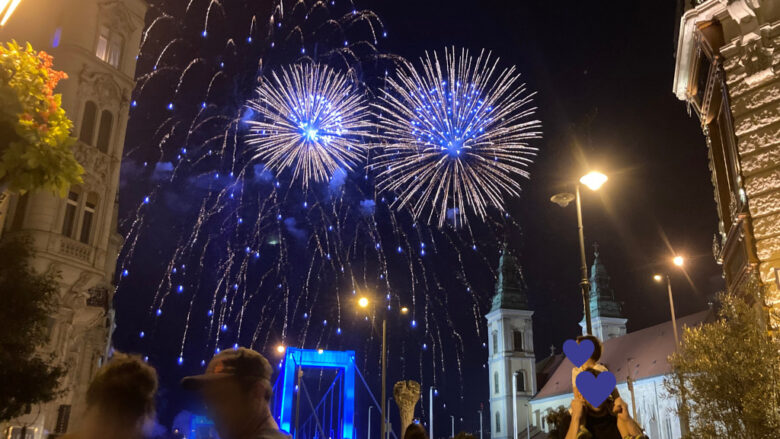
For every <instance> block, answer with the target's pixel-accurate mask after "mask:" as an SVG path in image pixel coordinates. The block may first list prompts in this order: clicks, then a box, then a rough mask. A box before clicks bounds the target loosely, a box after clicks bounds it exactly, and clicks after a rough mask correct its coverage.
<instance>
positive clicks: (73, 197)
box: [62, 191, 79, 238]
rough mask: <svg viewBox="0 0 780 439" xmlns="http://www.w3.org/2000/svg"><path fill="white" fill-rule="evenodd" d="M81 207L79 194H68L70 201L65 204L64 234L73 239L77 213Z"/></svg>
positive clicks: (72, 192)
mask: <svg viewBox="0 0 780 439" xmlns="http://www.w3.org/2000/svg"><path fill="white" fill-rule="evenodd" d="M78 206H79V194H78V193H77V192H74V191H70V192H68V200H67V201H66V204H65V219H64V220H63V221H62V234H63V235H65V236H67V237H68V238H72V237H73V233H75V230H73V229H74V226H75V225H76V212H77V209H78Z"/></svg>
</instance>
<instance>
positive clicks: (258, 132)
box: [246, 64, 373, 190]
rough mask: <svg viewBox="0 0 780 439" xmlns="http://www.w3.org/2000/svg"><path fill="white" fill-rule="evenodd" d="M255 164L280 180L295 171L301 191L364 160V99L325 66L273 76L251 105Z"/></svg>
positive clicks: (366, 127)
mask: <svg viewBox="0 0 780 439" xmlns="http://www.w3.org/2000/svg"><path fill="white" fill-rule="evenodd" d="M249 108H250V109H252V110H254V113H255V114H256V117H253V118H252V119H250V120H248V121H247V122H246V123H247V125H248V126H249V129H250V130H251V134H250V135H249V136H248V140H247V144H248V145H249V146H251V147H252V148H253V149H254V150H255V156H254V157H253V160H255V161H260V162H263V163H265V166H266V168H268V169H270V170H271V171H273V172H274V173H276V174H277V176H278V174H279V173H280V172H281V171H282V170H285V169H289V168H292V169H293V177H292V178H293V180H296V179H298V178H300V179H301V180H302V182H303V188H304V190H305V189H306V188H308V186H309V181H315V182H323V181H327V180H329V179H330V178H331V177H332V176H333V174H334V173H335V172H336V171H337V170H339V169H344V170H346V171H350V170H352V169H353V167H354V166H355V165H356V164H358V162H360V161H362V160H363V159H364V158H365V149H366V147H365V140H366V139H368V138H369V137H370V136H371V133H370V131H369V129H370V128H371V127H372V126H373V124H372V122H371V114H370V113H369V109H368V104H367V102H366V99H365V98H364V96H363V94H362V93H360V92H359V91H358V90H357V89H356V87H354V86H352V85H350V81H349V80H348V79H347V77H346V76H345V75H342V74H339V73H336V72H334V71H333V70H332V69H330V68H328V67H327V66H321V65H312V64H295V65H293V66H292V67H289V68H282V71H281V74H277V73H276V72H274V73H273V74H272V76H271V78H270V79H269V80H267V81H263V83H262V84H261V85H260V86H259V87H258V88H257V97H256V98H255V99H253V100H251V101H250V102H249Z"/></svg>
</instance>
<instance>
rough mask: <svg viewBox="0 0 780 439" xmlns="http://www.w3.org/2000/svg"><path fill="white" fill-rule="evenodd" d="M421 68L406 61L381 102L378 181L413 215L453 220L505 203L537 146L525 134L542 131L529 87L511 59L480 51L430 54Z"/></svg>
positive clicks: (530, 135)
mask: <svg viewBox="0 0 780 439" xmlns="http://www.w3.org/2000/svg"><path fill="white" fill-rule="evenodd" d="M421 61H422V72H419V71H418V70H416V69H414V68H413V67H412V66H410V65H407V66H406V67H405V68H404V69H401V70H400V71H399V73H398V75H397V77H396V78H389V79H388V87H387V90H385V92H384V95H383V96H382V97H381V99H380V101H379V103H377V104H375V107H376V109H377V110H378V113H379V125H380V126H381V128H382V132H383V139H382V142H381V145H380V147H381V148H382V152H381V153H380V154H379V156H378V157H377V159H376V160H375V162H374V163H373V167H374V168H375V169H379V170H380V172H379V174H378V176H377V180H378V184H377V186H378V188H379V189H380V190H384V191H389V192H393V193H395V194H397V198H396V200H395V202H394V204H393V205H394V207H397V208H402V207H405V206H408V207H409V208H410V209H411V210H412V212H413V214H414V216H415V217H416V218H420V217H422V218H424V219H425V220H426V221H427V222H428V223H431V222H432V220H433V219H434V218H435V219H436V221H437V222H438V226H439V227H441V226H443V225H444V223H445V221H446V220H447V218H448V217H450V218H451V219H452V221H453V223H454V224H455V225H456V226H457V225H459V224H462V223H464V222H465V221H467V217H466V214H467V211H471V212H473V213H475V214H477V215H478V216H479V217H480V218H483V219H484V218H485V216H486V215H487V209H488V207H489V206H493V207H496V208H498V209H499V210H500V211H503V210H504V194H509V195H512V196H517V195H518V194H519V193H520V183H519V181H518V178H517V177H519V176H522V177H528V171H527V170H526V168H527V166H528V165H529V164H530V163H531V162H532V158H533V157H534V156H535V154H536V148H534V147H531V146H529V144H528V141H529V140H531V139H536V138H539V137H540V136H541V132H540V128H541V123H540V122H539V121H538V120H532V119H530V118H531V116H532V115H533V114H534V112H535V110H536V109H535V108H533V107H531V98H532V96H533V94H529V93H527V91H526V88H525V84H522V83H521V82H520V75H519V73H517V71H516V69H515V68H514V67H511V68H507V69H503V70H501V71H500V72H499V71H498V59H491V55H490V53H485V52H484V51H483V52H481V53H480V54H479V56H478V57H477V58H476V59H474V58H472V57H471V56H470V55H469V52H468V51H467V50H465V49H463V50H461V51H460V53H459V54H458V53H457V52H456V51H455V49H454V48H453V49H448V50H445V51H444V58H443V59H440V58H439V55H438V54H437V53H435V52H434V53H433V54H432V55H430V54H427V53H426V55H425V57H424V58H422V59H421Z"/></svg>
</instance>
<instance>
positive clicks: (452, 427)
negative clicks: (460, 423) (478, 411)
mask: <svg viewBox="0 0 780 439" xmlns="http://www.w3.org/2000/svg"><path fill="white" fill-rule="evenodd" d="M450 421H451V422H452V424H451V427H450V432H452V435H451V436H450V437H455V416H454V415H450Z"/></svg>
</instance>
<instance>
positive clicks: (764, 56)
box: [674, 0, 780, 330]
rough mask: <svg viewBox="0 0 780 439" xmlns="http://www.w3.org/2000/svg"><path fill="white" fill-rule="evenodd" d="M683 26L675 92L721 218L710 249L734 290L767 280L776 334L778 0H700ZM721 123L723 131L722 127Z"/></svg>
mask: <svg viewBox="0 0 780 439" xmlns="http://www.w3.org/2000/svg"><path fill="white" fill-rule="evenodd" d="M680 28H681V32H680V36H679V42H678V51H677V66H676V71H675V85H674V92H675V93H676V94H677V96H678V98H680V99H681V100H685V101H687V102H688V103H689V104H690V105H691V106H692V107H693V108H694V109H695V110H696V112H697V115H698V116H699V119H700V121H701V124H702V128H703V131H704V133H705V135H706V136H707V146H708V157H709V161H710V168H711V170H712V179H713V186H714V188H715V194H714V195H715V200H716V202H717V205H718V213H719V216H720V220H721V221H720V224H719V229H720V233H719V236H716V237H715V239H714V242H713V252H714V254H715V257H716V259H717V260H718V261H719V262H721V263H722V264H723V269H724V276H725V278H726V284H727V287H728V288H729V289H730V290H739V289H741V288H743V287H744V286H745V285H746V284H748V283H749V282H751V280H752V279H756V280H760V282H761V283H763V285H764V286H765V287H766V289H767V297H766V298H765V304H766V305H767V307H768V310H769V316H770V323H771V324H772V325H773V327H774V328H775V329H776V330H777V329H780V3H778V2H777V1H772V0H735V1H729V2H723V1H718V0H710V1H705V2H701V3H700V4H699V5H698V6H696V7H695V8H694V9H691V10H689V11H688V12H686V13H685V14H684V15H683V16H682V19H681V25H680ZM702 52H704V53H709V54H708V57H709V58H710V61H709V64H710V71H711V72H712V73H710V74H709V75H707V76H708V77H705V74H703V73H702V72H706V71H707V68H708V67H707V66H706V64H707V62H704V63H700V62H699V61H700V60H701V59H702V57H701V53H702ZM713 89H714V90H715V92H714V93H713V92H712V90H713ZM719 91H720V92H719ZM708 92H709V95H708ZM721 103H725V106H724V108H728V110H729V111H728V112H726V113H727V114H725V116H727V117H726V118H723V117H719V116H720V114H719V113H718V105H720V104H721ZM721 119H727V120H725V123H723V121H722V120H721ZM724 127H726V128H728V129H725V130H722V131H721V130H720V129H722V128H724ZM732 143H733V146H732V145H731V144H732ZM732 149H733V150H734V154H733V156H731V155H730V150H732Z"/></svg>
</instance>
